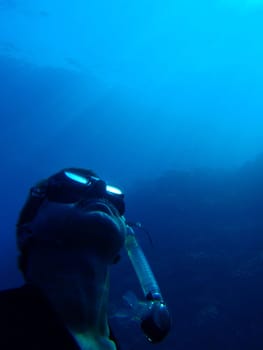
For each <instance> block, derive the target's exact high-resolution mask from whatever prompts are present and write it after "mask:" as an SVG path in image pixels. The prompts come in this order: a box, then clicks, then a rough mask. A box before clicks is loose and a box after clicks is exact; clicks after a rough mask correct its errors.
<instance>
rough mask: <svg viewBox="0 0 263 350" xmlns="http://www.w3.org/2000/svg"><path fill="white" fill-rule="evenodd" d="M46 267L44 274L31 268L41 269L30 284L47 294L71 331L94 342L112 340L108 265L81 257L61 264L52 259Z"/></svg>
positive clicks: (67, 258) (67, 259)
mask: <svg viewBox="0 0 263 350" xmlns="http://www.w3.org/2000/svg"><path fill="white" fill-rule="evenodd" d="M56 259H57V256H56ZM69 261H70V262H71V263H70V265H69V263H68V262H69ZM61 262H62V263H61ZM46 264H48V265H49V266H47V265H46ZM46 264H45V265H44V268H43V269H42V271H39V270H40V269H41V266H39V265H38V264H36V263H35V262H34V264H31V265H33V266H37V268H36V271H33V270H30V280H29V281H30V282H31V281H32V283H33V284H35V285H37V286H38V287H39V288H40V289H41V290H42V291H43V293H44V294H45V295H46V297H47V298H48V299H49V301H50V303H51V305H52V306H53V308H54V309H55V311H56V313H57V314H58V316H59V317H60V318H61V320H62V321H63V323H64V324H65V325H66V327H67V328H68V330H69V331H70V332H71V333H72V334H74V335H75V336H79V337H87V338H90V339H93V341H99V340H102V339H104V340H105V339H106V338H107V339H108V338H109V327H108V317H107V306H108V289H109V271H108V265H107V264H105V263H104V262H102V261H100V259H97V258H96V257H90V256H89V257H88V258H87V256H85V258H83V259H81V258H80V254H78V255H76V256H71V257H69V256H67V257H66V260H65V261H63V257H60V260H59V264H58V260H57V261H52V257H51V256H50V255H49V262H46ZM54 267H55V268H54ZM96 339H97V340H96ZM102 348H104V347H102Z"/></svg>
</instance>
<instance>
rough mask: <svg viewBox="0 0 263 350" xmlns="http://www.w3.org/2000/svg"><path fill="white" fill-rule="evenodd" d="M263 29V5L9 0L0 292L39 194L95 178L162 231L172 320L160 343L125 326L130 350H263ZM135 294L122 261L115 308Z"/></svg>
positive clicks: (153, 256)
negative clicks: (64, 179)
mask: <svg viewBox="0 0 263 350" xmlns="http://www.w3.org/2000/svg"><path fill="white" fill-rule="evenodd" d="M262 23H263V0H209V1H208V0H201V1H195V0H185V1H177V0H140V1H139V0H134V1H121V0H112V1H105V0H97V1H90V0H85V1H84V0H75V1H68V0H65V1H62V0H48V1H43V0H0V113H1V114H0V115H1V117H0V142H1V147H0V155H1V181H0V193H1V201H0V205H1V211H0V217H1V220H0V261H1V263H0V289H7V288H13V287H17V286H20V285H21V284H22V283H23V280H22V276H21V274H20V273H19V271H18V269H17V248H16V239H15V225H16V220H17V217H18V214H19V211H20V209H21V207H22V205H23V203H24V201H25V199H26V196H27V193H28V190H29V188H30V187H31V186H32V185H33V184H35V183H36V182H37V181H39V180H40V179H43V178H46V177H48V176H50V175H51V174H53V173H54V172H57V171H58V170H60V169H62V168H65V167H82V168H91V169H94V170H95V171H96V172H97V173H98V174H99V175H100V176H101V177H102V178H103V179H105V180H107V181H108V182H109V183H111V184H113V185H116V186H119V187H121V188H122V189H123V190H124V192H125V196H126V208H127V211H126V217H127V219H128V220H132V221H139V222H141V223H142V224H143V225H144V226H145V228H146V229H147V230H148V231H149V232H150V234H151V237H152V240H153V246H152V245H151V244H150V241H149V239H148V238H147V235H145V233H144V232H143V231H139V230H138V231H137V234H138V235H137V237H138V240H139V241H140V243H141V246H142V247H143V250H144V252H145V254H146V256H147V258H148V260H149V263H150V265H151V267H152V269H153V271H154V273H155V276H156V278H157V280H158V283H159V285H160V287H161V291H162V294H163V296H164V297H165V300H166V302H167V304H168V306H169V308H170V312H171V315H172V320H173V326H172V330H171V332H170V334H169V336H168V337H167V338H166V339H165V340H164V341H163V342H162V343H160V344H159V345H151V344H148V343H147V340H146V339H145V337H144V336H143V334H142V332H141V331H140V329H139V326H138V324H137V323H136V322H134V321H131V320H129V319H126V318H121V317H118V316H116V317H115V316H114V315H113V316H112V317H111V319H110V320H111V323H112V327H113V330H114V333H115V335H116V336H117V337H118V338H119V340H120V343H121V345H122V349H123V350H138V349H151V348H153V347H154V348H156V349H160V350H173V349H177V350H223V349H224V350H248V349H250V350H262V349H263V300H262V297H263V278H262V275H263V214H262V212H263V97H262V96H263V64H262V62H263V46H262V35H263V27H262ZM127 291H133V292H135V293H136V295H137V296H138V297H139V298H141V299H142V298H143V294H142V291H141V290H140V286H139V283H138V281H137V279H136V276H135V273H134V271H133V269H132V267H131V265H130V263H129V261H128V258H127V254H126V252H125V251H123V252H122V257H121V260H120V262H119V263H118V264H117V265H114V266H113V267H112V281H111V307H113V309H114V310H115V311H116V310H118V309H119V308H120V309H121V307H122V302H123V295H124V294H125V293H126V292H127ZM0 312H1V311H0ZM116 315H118V312H116Z"/></svg>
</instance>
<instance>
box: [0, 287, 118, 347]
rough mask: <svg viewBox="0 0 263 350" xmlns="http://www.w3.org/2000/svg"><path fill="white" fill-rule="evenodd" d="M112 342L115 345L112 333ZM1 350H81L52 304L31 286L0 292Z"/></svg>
mask: <svg viewBox="0 0 263 350" xmlns="http://www.w3.org/2000/svg"><path fill="white" fill-rule="evenodd" d="M110 338H111V339H112V340H114V342H115V343H116V347H117V349H118V350H120V347H119V346H118V344H117V342H116V339H115V338H114V336H113V334H112V332H111V336H110ZM0 349H1V350H19V349H23V350H80V347H79V346H78V344H77V342H76V341H75V339H74V338H73V337H72V335H71V334H70V333H69V331H68V330H67V329H66V327H65V326H64V325H63V323H62V322H61V321H60V320H59V319H58V317H57V315H56V314H55V312H54V311H53V309H52V307H51V305H50V303H49V302H48V300H46V298H45V297H44V296H43V295H42V294H41V293H40V291H39V290H38V289H36V288H34V287H32V286H29V285H24V286H22V287H20V288H15V289H9V290H5V291H1V292H0Z"/></svg>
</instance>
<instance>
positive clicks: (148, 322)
mask: <svg viewBox="0 0 263 350" xmlns="http://www.w3.org/2000/svg"><path fill="white" fill-rule="evenodd" d="M126 225H127V236H126V240H125V247H126V250H127V253H128V256H129V258H130V261H131V263H132V266H133V268H134V270H135V273H136V275H137V277H138V279H139V282H140V285H141V288H142V290H143V294H144V296H145V302H144V305H145V307H144V309H143V312H142V313H141V315H140V326H141V329H142V331H143V332H144V334H145V336H146V338H147V340H148V341H149V342H151V343H158V342H160V341H162V340H163V339H164V338H165V337H166V335H167V334H168V333H169V331H170V329H171V317H170V314H169V311H168V308H167V306H166V304H165V302H164V299H163V297H162V294H161V292H160V288H159V286H158V283H157V281H156V279H155V277H154V275H153V272H152V270H151V268H150V266H149V264H148V261H147V260H146V257H145V255H144V253H143V251H142V249H141V247H140V245H139V243H138V241H137V239H136V237H135V232H134V230H133V227H139V228H140V226H137V223H136V224H134V225H132V223H129V224H128V223H127V222H126ZM131 225H132V226H133V227H132V226H131Z"/></svg>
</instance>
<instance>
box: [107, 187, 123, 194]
mask: <svg viewBox="0 0 263 350" xmlns="http://www.w3.org/2000/svg"><path fill="white" fill-rule="evenodd" d="M106 191H107V192H108V193H109V194H117V195H121V194H123V193H122V191H121V190H120V189H119V188H117V187H114V186H110V185H107V186H106Z"/></svg>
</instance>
